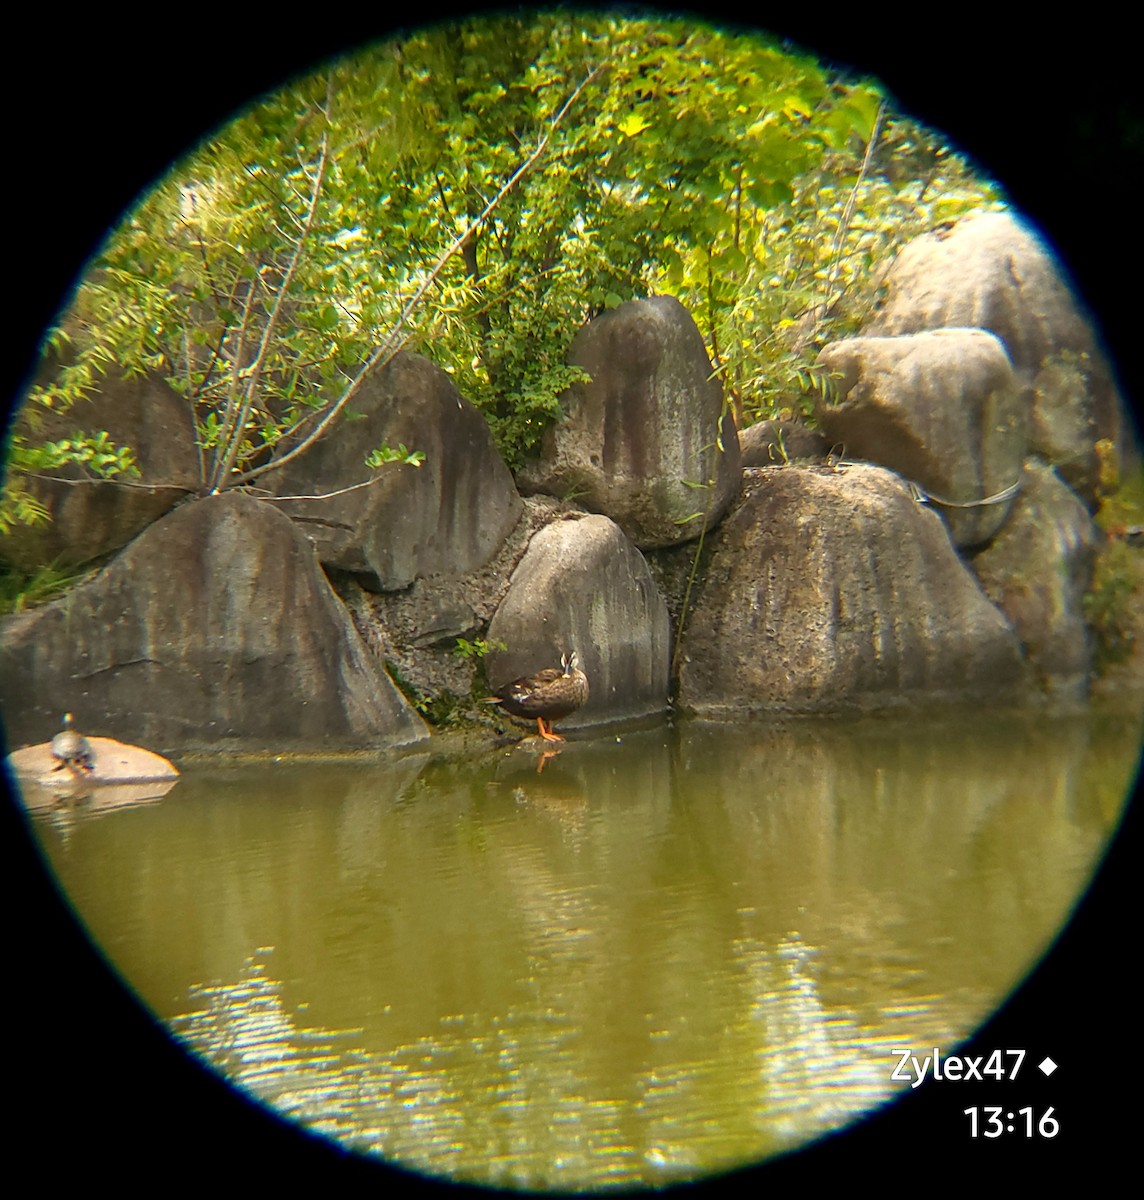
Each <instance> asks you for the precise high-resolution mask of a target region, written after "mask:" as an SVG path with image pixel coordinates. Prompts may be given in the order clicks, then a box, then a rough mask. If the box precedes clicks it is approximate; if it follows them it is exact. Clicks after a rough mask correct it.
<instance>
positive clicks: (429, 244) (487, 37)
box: [4, 12, 996, 521]
mask: <svg viewBox="0 0 1144 1200" xmlns="http://www.w3.org/2000/svg"><path fill="white" fill-rule="evenodd" d="M994 200H996V193H995V192H994V191H993V190H992V189H991V188H990V187H988V186H987V185H984V184H982V183H981V182H980V181H977V180H975V179H974V178H973V177H972V175H971V173H970V172H969V170H968V168H967V167H966V166H965V164H964V163H963V162H962V161H961V160H960V159H958V158H957V156H956V155H955V154H953V153H952V152H951V151H950V150H949V148H948V147H946V146H944V145H943V144H942V143H941V141H940V139H938V138H936V137H934V136H933V135H930V134H928V133H926V132H925V131H923V130H921V129H920V128H918V127H917V126H916V125H914V124H912V123H911V122H909V121H907V120H905V119H903V118H901V117H899V116H896V115H894V114H892V113H887V112H886V111H885V109H884V101H883V98H882V96H881V94H880V93H879V91H878V90H877V88H876V87H874V86H873V85H872V84H869V83H866V82H863V81H851V80H845V79H842V78H839V77H837V76H835V75H832V74H831V73H830V72H828V71H827V70H826V69H825V68H824V67H822V66H821V65H820V64H819V63H817V62H816V61H814V60H812V59H810V58H807V57H804V56H799V55H794V54H790V53H788V52H786V51H784V50H782V49H781V48H780V47H778V46H777V45H775V44H772V43H771V42H769V41H768V40H767V39H765V38H763V37H761V36H758V35H739V34H735V33H729V32H720V31H718V30H715V29H712V28H709V27H706V26H703V25H701V24H699V23H696V22H695V21H693V20H691V21H687V22H683V21H664V20H659V19H650V18H644V17H633V16H620V15H609V14H606V13H603V12H597V13H581V14H577V16H576V18H575V20H570V19H569V15H568V14H567V13H559V12H547V13H529V12H518V13H515V14H512V15H501V16H498V17H495V18H491V19H487V18H473V19H471V20H468V21H464V22H461V23H458V24H451V25H449V24H441V25H435V26H432V27H430V28H427V29H425V30H422V31H420V32H416V33H414V34H411V35H409V36H406V37H403V38H400V39H398V40H394V41H392V42H389V43H386V44H383V45H381V46H379V47H375V48H373V49H371V50H369V51H367V52H363V53H361V54H359V55H356V56H354V57H352V58H349V59H346V60H344V61H342V62H339V63H335V64H333V65H331V66H330V67H328V68H327V69H326V70H325V71H323V72H322V73H320V74H317V75H314V76H312V77H309V78H305V79H301V80H299V81H297V82H295V83H293V84H291V85H290V86H289V87H287V88H285V89H284V90H283V91H282V92H280V93H278V94H277V95H274V96H272V97H270V98H269V99H267V100H266V101H264V102H262V103H260V104H258V105H256V106H254V107H252V108H251V109H250V110H248V111H247V112H246V113H244V114H243V115H242V116H241V117H239V118H238V119H237V120H236V121H234V122H233V123H231V124H230V125H229V126H227V127H226V128H225V129H224V130H222V131H221V132H220V133H219V134H218V135H217V136H216V137H215V138H214V139H213V140H211V141H210V142H208V143H205V144H204V145H203V146H201V147H200V148H199V149H198V150H197V151H195V152H194V153H193V154H192V155H190V156H189V157H188V158H187V159H185V160H184V161H183V162H181V163H180V164H178V166H177V167H176V169H175V170H174V171H173V172H172V174H171V175H170V176H169V177H168V178H167V179H166V180H164V181H163V182H162V183H161V184H160V185H159V186H158V187H156V188H155V189H154V190H153V191H152V192H151V193H150V194H149V195H148V196H146V197H145V198H144V199H143V201H142V202H141V203H140V204H139V205H138V206H137V207H136V208H135V209H134V210H133V211H132V212H131V213H130V214H128V216H127V217H126V218H125V220H124V221H123V222H122V224H121V225H120V226H119V228H118V229H116V230H115V231H114V232H113V234H112V235H111V236H110V238H109V239H108V241H107V243H106V244H105V246H104V247H103V248H102V250H101V252H100V254H99V255H98V257H97V259H96V260H95V262H94V264H93V266H92V269H91V270H90V271H89V273H88V274H87V276H86V277H85V279H84V280H83V282H82V284H81V286H80V287H79V289H78V291H77V293H76V297H75V301H74V303H73V305H72V307H71V309H70V310H69V311H68V313H67V314H66V315H65V316H64V318H63V319H62V321H61V323H60V326H59V328H58V329H56V330H54V331H53V332H52V334H51V337H50V339H49V340H50V348H51V350H52V353H53V354H55V355H56V356H57V358H58V361H59V362H61V363H63V364H64V365H62V366H61V367H60V369H59V370H58V371H57V372H56V374H55V375H54V376H53V377H52V379H51V382H49V383H46V384H43V385H41V386H39V387H37V388H36V389H33V392H32V395H31V402H32V406H33V407H35V406H36V405H39V406H41V407H42V408H44V409H51V410H57V411H58V410H60V409H63V408H66V407H67V406H68V405H69V404H71V403H74V401H75V400H76V399H77V398H79V397H80V396H82V395H86V394H88V393H89V392H90V391H91V390H93V389H96V388H98V387H99V386H100V382H101V378H102V377H103V376H104V375H107V374H109V373H111V372H112V371H113V370H114V371H115V372H120V373H127V374H134V373H140V372H151V371H157V372H160V373H162V374H163V375H165V376H166V377H167V378H169V379H170V381H171V382H172V384H173V386H174V387H175V388H176V389H177V390H178V391H179V392H180V393H181V394H182V395H184V396H185V397H186V399H187V402H188V404H189V405H190V406H191V407H192V409H193V411H194V415H195V420H196V427H197V430H198V439H199V446H200V448H201V451H202V486H203V488H204V490H218V489H220V488H223V487H227V486H233V485H235V484H241V483H247V482H249V481H250V480H251V479H252V478H254V477H255V475H257V473H259V472H260V471H261V470H263V469H265V467H266V466H267V464H268V463H269V461H270V459H271V457H272V456H274V455H278V456H281V455H282V454H283V453H284V452H293V451H294V450H296V449H297V448H298V447H300V446H303V445H305V444H306V442H307V440H308V439H310V438H312V437H314V436H315V435H316V434H317V433H318V432H320V431H321V430H322V429H323V428H324V425H323V422H325V421H327V420H328V419H331V418H332V417H333V416H335V415H337V414H342V415H344V416H346V417H347V418H349V419H352V416H353V414H352V410H351V408H350V407H349V406H348V403H347V402H348V401H350V400H351V399H352V396H353V393H354V389H355V386H356V383H357V381H358V379H359V378H360V376H361V372H362V370H363V367H364V366H365V365H367V364H370V363H372V362H375V361H376V359H377V356H378V347H387V348H388V349H387V350H386V353H388V352H390V351H391V350H394V349H396V348H397V346H399V345H402V344H406V343H408V344H409V345H410V346H411V347H412V348H414V349H418V350H421V351H422V352H424V353H426V354H428V355H429V356H430V357H431V358H432V359H433V360H434V361H435V362H437V363H438V364H439V365H440V366H441V367H443V368H444V369H445V370H446V371H447V372H449V374H450V375H451V376H452V377H453V379H454V382H455V383H456V385H457V387H458V389H459V390H460V391H461V393H462V394H463V395H465V396H467V397H468V398H469V399H471V400H472V401H473V402H474V403H475V404H477V405H478V407H480V408H481V409H482V410H483V412H484V413H485V415H486V417H487V419H488V420H489V423H490V426H491V428H492V430H493V432H494V435H495V437H496V439H497V442H498V445H499V446H500V449H501V451H502V453H503V454H504V456H505V458H506V460H507V461H508V462H509V463H510V465H514V466H515V465H517V464H519V463H520V461H521V460H522V459H523V458H525V457H526V456H527V455H528V454H529V453H530V452H532V451H533V450H534V449H535V448H536V446H537V445H538V443H539V440H540V438H541V436H542V434H543V432H544V430H545V428H546V427H547V426H548V425H549V424H550V423H551V422H553V421H554V420H555V419H556V418H557V417H558V415H559V412H560V399H559V397H560V394H561V393H562V392H563V391H564V390H565V389H566V388H568V387H569V386H570V385H571V384H573V383H575V382H577V381H579V380H582V379H583V373H582V372H581V371H579V370H577V369H575V368H571V367H569V366H568V365H567V363H566V355H567V350H568V346H569V343H570V341H571V338H572V336H573V335H574V333H575V332H576V330H577V328H579V326H580V325H581V324H582V323H583V322H584V321H585V320H586V319H588V318H590V317H592V316H595V315H597V314H599V313H602V312H605V311H607V310H609V309H612V308H614V307H616V306H617V305H618V304H621V303H623V302H624V301H625V300H629V299H632V298H633V297H639V296H646V295H649V294H654V293H658V292H667V293H670V294H674V295H676V296H678V298H679V299H680V300H681V301H682V302H683V303H684V304H685V305H686V306H687V307H688V308H689V309H690V310H691V311H692V312H693V314H694V315H695V317H696V320H697V321H698V323H699V326H700V328H701V330H702V332H703V334H704V336H705V338H706V340H707V343H708V347H709V350H710V353H711V356H712V359H713V361H714V363H715V366H716V369H717V370H718V371H719V373H720V376H721V378H722V380H723V382H724V385H725V387H726V389H727V390H728V392H729V394H730V395H731V396H732V398H733V400H734V402H735V404H736V406H737V408H738V410H739V415H740V417H743V416H748V417H756V416H763V415H770V414H771V413H773V412H776V411H778V410H780V409H782V408H791V407H799V406H804V407H805V406H806V405H807V404H808V401H807V399H806V397H807V396H808V395H809V393H810V392H811V391H812V390H813V388H814V386H815V383H816V380H815V378H814V374H813V365H812V364H813V359H814V355H815V354H816V353H817V350H818V348H819V347H820V346H821V345H822V344H823V342H824V341H825V340H827V339H828V338H830V337H835V336H838V335H839V334H841V333H843V332H846V331H848V330H850V329H853V328H854V326H855V324H856V323H857V322H858V321H859V320H860V319H861V316H862V315H863V314H864V313H865V312H867V311H868V310H869V308H870V306H871V305H872V304H873V303H874V302H875V300H876V296H877V278H878V272H879V269H880V266H881V264H882V263H883V262H884V261H885V260H886V259H887V257H888V256H889V255H890V254H891V253H892V251H893V249H894V247H895V246H896V245H898V244H900V242H901V241H902V240H904V239H905V238H906V237H908V236H911V235H913V234H914V233H917V232H920V231H921V230H922V229H925V228H931V227H933V226H934V225H935V224H937V223H939V222H940V221H943V220H947V219H950V218H951V217H954V216H956V215H957V214H958V213H960V212H962V211H965V210H966V209H968V208H970V207H973V206H978V205H980V204H982V203H990V202H993V201H994ZM94 436H95V437H98V436H99V435H94ZM24 450H27V447H25V448H24ZM37 452H39V453H42V454H44V455H46V456H47V457H48V458H49V459H50V458H51V456H52V454H53V453H55V454H68V453H70V454H72V455H74V456H75V457H73V458H72V459H71V461H82V462H83V463H84V465H85V466H86V467H87V468H88V469H91V470H95V471H97V472H98V471H106V472H109V473H112V472H114V471H120V472H122V471H126V470H129V469H130V466H131V463H130V458H129V456H128V455H126V454H125V452H123V451H120V450H117V449H116V448H114V447H111V446H110V445H108V444H103V445H102V446H97V445H96V444H95V442H91V443H87V442H84V441H83V439H78V440H77V439H71V442H69V443H68V445H67V447H66V448H65V446H64V444H62V443H57V444H56V445H55V448H54V450H53V449H51V448H49V447H48V446H47V445H45V446H43V447H38V448H37ZM416 453H417V452H412V453H411V452H408V451H405V450H404V448H399V450H398V451H397V452H391V451H386V449H385V448H381V449H379V450H378V451H377V452H375V453H374V454H373V455H371V457H370V465H371V466H374V467H377V466H380V465H383V464H384V463H386V462H389V461H395V459H394V457H387V455H394V454H396V455H397V456H398V458H397V459H396V460H397V461H404V462H412V461H413V459H414V456H415V455H416ZM85 454H87V455H88V457H86V458H83V457H82V456H83V455H85ZM29 461H30V460H27V459H25V460H22V461H17V456H16V453H15V450H14V456H13V464H12V466H13V470H14V471H16V473H17V474H19V472H20V471H27V470H31V469H34V468H32V467H31V466H30V465H29ZM15 486H16V487H17V488H18V480H17V481H16V485H15ZM7 503H8V504H9V507H8V509H6V510H4V511H6V512H7V513H8V516H7V517H6V518H5V519H7V520H9V521H11V520H16V519H34V518H35V513H34V509H33V508H31V507H29V505H28V503H27V502H26V500H25V501H24V502H23V504H22V507H21V504H20V501H19V492H18V491H16V492H13V493H10V497H9V501H7Z"/></svg>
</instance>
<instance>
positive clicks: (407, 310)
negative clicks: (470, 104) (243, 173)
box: [224, 61, 608, 485]
mask: <svg viewBox="0 0 1144 1200" xmlns="http://www.w3.org/2000/svg"><path fill="white" fill-rule="evenodd" d="M607 65H608V64H607V61H605V62H603V63H600V64H599V65H598V66H596V67H595V68H593V70H592V71H591V72H589V74H588V75H586V76H585V77H584V79H583V80H582V81H581V82H580V84H579V85H578V86H577V87H576V88H575V90H574V91H573V92H572V94H571V95H570V96H569V97H568V99H567V100H566V101H565V102H564V103H563V105H561V107H560V109H559V110H558V111H557V112H556V114H555V115H554V116H553V117H552V119H551V120H550V121H549V122H548V128H547V129H546V130H545V131H544V134H543V136H542V137H541V138H540V140H539V141H538V142H537V144H536V147H535V149H534V150H533V151H532V152H531V153H530V154H529V156H528V157H527V158H526V159H525V160H524V162H522V163H521V164H520V166H519V167H517V169H516V170H515V171H514V172H513V173H512V174H511V175H510V176H509V178H508V179H507V180H506V181H505V182H504V183H503V184H502V185H501V187H500V189H499V190H498V191H497V194H496V195H495V196H494V197H493V198H492V199H491V200H490V201H489V202H488V203H487V204H486V205H485V207H484V208H483V209H482V211H481V212H480V213H479V214H478V216H477V217H475V218H474V219H473V221H471V222H470V223H469V225H468V227H467V228H466V229H465V230H464V231H463V232H461V233H459V234H458V235H457V236H456V237H455V238H454V239H453V240H452V242H450V243H449V245H448V246H447V247H446V248H445V250H444V251H442V253H441V255H440V256H439V257H438V259H437V261H436V262H435V263H434V264H433V268H432V269H431V270H430V272H429V274H428V275H426V277H425V278H424V279H423V280H422V281H421V283H420V284H419V285H418V287H417V289H416V291H415V292H414V293H413V295H412V296H411V297H410V299H409V300H408V301H407V302H406V304H405V307H404V308H403V309H402V310H401V313H400V315H399V316H398V318H397V321H396V323H395V324H394V326H393V328H392V329H391V330H390V332H389V334H388V335H387V336H386V338H385V340H384V341H383V342H382V343H381V345H380V346H378V347H377V348H376V349H375V350H374V351H373V352H372V353H371V354H370V355H369V356H368V357H367V358H366V359H365V361H364V362H363V363H362V365H361V367H360V368H359V369H358V371H357V373H356V375H355V376H354V378H353V381H352V382H351V383H350V385H349V387H348V388H346V390H345V391H344V392H343V393H342V394H341V396H340V397H339V398H338V400H337V401H336V402H335V403H334V404H333V405H332V406H331V408H330V410H329V412H327V413H326V415H325V416H324V417H323V418H322V419H321V421H319V422H318V424H317V425H316V426H315V427H314V429H313V430H311V432H310V433H309V434H307V435H306V437H305V438H304V439H303V440H302V441H301V442H299V443H298V445H297V446H295V447H294V448H293V449H292V450H289V451H287V453H285V454H283V455H282V457H281V458H278V459H275V460H274V461H272V462H269V463H264V464H262V465H261V466H258V467H252V468H251V469H250V470H249V471H244V472H242V474H240V475H237V476H236V477H235V478H234V479H232V480H229V485H236V484H243V483H250V482H251V481H252V480H254V479H257V478H258V477H259V476H260V475H262V474H264V473H265V472H266V471H269V470H272V469H274V468H277V467H281V466H285V464H286V463H288V462H290V461H292V460H293V459H295V458H297V457H298V456H299V455H300V454H304V453H305V452H306V451H307V450H309V448H310V447H311V446H312V445H313V444H314V443H315V442H316V441H317V440H318V439H319V438H320V437H321V436H322V435H323V434H324V433H325V432H326V430H327V429H328V428H329V426H330V424H331V423H332V422H333V421H335V420H336V419H337V418H338V416H339V415H340V414H341V412H342V410H343V409H344V408H345V406H346V405H347V404H348V403H349V402H350V400H351V399H352V398H353V397H354V396H355V395H356V394H357V391H358V389H359V388H360V387H361V385H362V382H363V381H364V380H365V378H366V377H367V376H368V375H369V374H370V372H371V371H373V370H374V369H375V368H377V367H381V366H385V364H386V363H388V362H390V361H391V360H392V359H393V358H395V357H396V355H397V354H398V352H399V351H400V350H401V349H402V347H403V346H404V345H405V344H406V342H407V341H408V340H409V334H407V333H406V332H405V329H406V326H407V325H408V324H409V321H410V318H411V317H412V316H413V314H414V313H415V312H416V311H417V307H418V305H420V303H421V301H422V299H423V298H424V296H425V293H426V292H428V291H429V289H430V288H431V287H433V285H434V284H435V283H436V282H437V279H438V277H439V276H440V274H441V272H442V271H443V270H444V268H445V264H446V263H447V262H448V261H449V259H451V258H452V257H453V255H454V254H456V253H457V252H458V250H460V249H461V247H462V246H463V245H464V244H465V242H466V241H467V240H468V239H469V238H471V237H472V236H473V235H474V233H475V232H476V231H477V229H478V228H479V227H480V226H481V225H483V224H484V222H485V221H487V220H488V218H489V217H490V216H491V215H492V213H493V212H494V210H495V209H496V208H497V206H498V205H499V204H500V202H501V201H502V200H503V199H504V198H505V196H507V195H508V194H509V192H511V191H512V189H513V188H514V187H516V185H517V184H518V183H519V182H520V181H521V179H523V178H524V176H525V175H526V174H527V173H528V172H529V171H530V170H531V169H532V168H533V167H534V166H535V165H536V163H537V162H539V161H540V158H541V156H542V155H543V154H544V151H545V149H546V147H547V146H548V143H549V141H550V140H551V138H552V135H553V134H554V133H555V132H556V128H557V126H558V125H559V124H560V122H561V121H562V120H563V119H564V117H565V116H566V115H567V113H568V110H569V109H570V108H571V107H572V105H573V104H575V102H576V101H577V100H578V99H579V98H580V95H581V94H582V93H583V91H584V89H585V88H586V87H588V85H589V84H591V83H592V82H593V81H594V80H595V79H596V78H597V76H599V74H600V73H601V72H602V71H603V70H604V68H605V67H606V66H607ZM298 246H299V248H300V246H301V240H299V243H298ZM292 269H293V264H292V266H291V270H292ZM284 290H285V289H284V288H283V289H280V291H279V295H280V296H281V295H282V294H283V292H284ZM224 478H225V477H224Z"/></svg>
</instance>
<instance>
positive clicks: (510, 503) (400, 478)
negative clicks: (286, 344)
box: [264, 351, 522, 591]
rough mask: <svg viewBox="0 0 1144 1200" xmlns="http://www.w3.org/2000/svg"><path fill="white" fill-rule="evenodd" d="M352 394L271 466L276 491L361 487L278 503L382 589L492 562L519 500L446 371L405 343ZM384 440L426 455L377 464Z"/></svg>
mask: <svg viewBox="0 0 1144 1200" xmlns="http://www.w3.org/2000/svg"><path fill="white" fill-rule="evenodd" d="M351 406H352V407H353V409H354V410H355V412H356V413H358V414H360V416H359V417H358V418H357V419H354V420H349V421H341V422H340V423H338V424H337V425H336V426H335V427H334V428H333V429H332V430H331V431H330V433H329V434H328V435H327V436H326V437H325V438H323V439H322V441H320V442H319V443H318V444H317V445H316V446H314V447H312V448H311V449H310V450H308V451H307V452H306V453H305V454H303V455H300V456H299V457H298V458H297V459H295V460H294V461H293V462H291V463H288V464H287V465H286V466H284V467H282V468H281V469H279V470H275V471H270V472H268V473H267V474H266V475H265V476H264V482H265V484H266V486H267V487H269V488H271V490H272V491H273V492H274V493H275V494H276V495H278V496H305V497H313V496H324V495H326V494H328V493H330V492H336V491H340V490H341V489H343V488H350V487H353V488H355V490H353V491H349V492H343V493H342V494H341V495H338V496H334V497H333V498H331V499H328V500H327V499H300V500H292V501H284V502H282V503H281V504H280V506H279V507H280V508H281V509H282V511H283V512H285V513H286V514H287V515H288V516H290V517H291V518H293V520H295V521H296V522H298V524H299V526H301V527H302V528H303V529H304V530H305V532H306V534H307V536H308V537H310V539H311V540H312V541H313V543H314V545H315V546H316V547H317V550H318V556H319V557H320V558H321V560H322V562H323V563H325V564H326V565H327V566H330V567H337V568H340V569H342V570H346V571H353V572H355V573H356V574H358V575H359V576H360V577H361V579H362V582H363V583H364V584H365V585H366V586H367V587H371V588H373V589H375V590H378V591H386V590H392V589H398V588H404V587H407V586H408V585H409V584H410V583H412V582H413V580H415V579H417V578H419V577H421V576H425V575H432V574H438V573H445V574H458V575H459V574H464V573H465V572H467V571H471V570H473V569H475V568H477V567H479V566H481V565H482V564H484V563H486V562H488V560H489V559H491V558H492V557H493V555H494V554H496V552H497V550H498V549H499V547H500V545H501V543H502V542H503V541H504V539H505V538H506V537H507V536H508V534H509V533H510V532H511V530H512V528H513V526H514V525H515V524H516V522H517V520H518V519H519V517H520V514H521V511H522V508H521V500H520V497H519V495H517V492H516V487H515V486H514V484H513V481H512V476H511V474H510V473H509V470H508V468H507V467H506V466H505V465H504V462H503V460H502V459H501V457H500V455H499V454H498V453H497V450H496V447H495V446H494V444H493V440H492V436H491V434H490V433H489V429H488V425H487V424H486V423H485V420H484V418H483V417H482V416H481V414H480V413H479V412H478V411H477V410H476V409H475V408H474V407H473V406H472V405H471V404H470V403H469V402H468V401H467V400H465V399H464V398H463V397H462V396H461V395H460V394H459V393H458V392H457V390H456V388H454V387H453V383H452V381H451V380H450V379H449V376H448V375H447V374H445V372H444V371H442V370H441V369H440V368H439V367H436V366H434V365H433V364H432V363H431V362H430V361H429V360H428V359H426V358H422V357H421V355H419V354H412V353H408V352H405V351H403V352H402V353H400V354H398V355H397V356H396V357H395V358H394V359H393V360H392V361H391V362H389V363H388V364H387V365H386V366H384V367H382V368H380V369H379V370H376V371H374V372H372V373H371V374H370V375H369V376H368V377H367V378H366V380H365V382H364V383H363V384H362V386H361V389H360V391H359V392H358V394H357V395H356V396H355V397H354V399H353V400H352V401H351ZM383 444H384V445H388V446H391V447H393V448H395V449H396V447H397V446H398V445H402V444H403V445H405V446H407V447H408V448H409V449H410V450H420V451H422V452H423V453H424V455H425V461H424V463H423V464H422V465H421V466H420V467H414V466H411V465H408V464H401V463H387V464H386V465H384V466H383V467H382V468H381V470H380V471H379V472H378V473H377V474H376V475H373V474H372V473H371V471H370V469H369V468H368V467H367V466H366V465H365V459H366V457H367V455H368V454H369V453H370V452H371V451H372V450H374V449H376V448H377V447H378V446H380V445H383ZM371 478H372V479H373V480H374V482H369V481H370V479H371ZM358 484H368V486H365V487H355V485H358Z"/></svg>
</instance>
